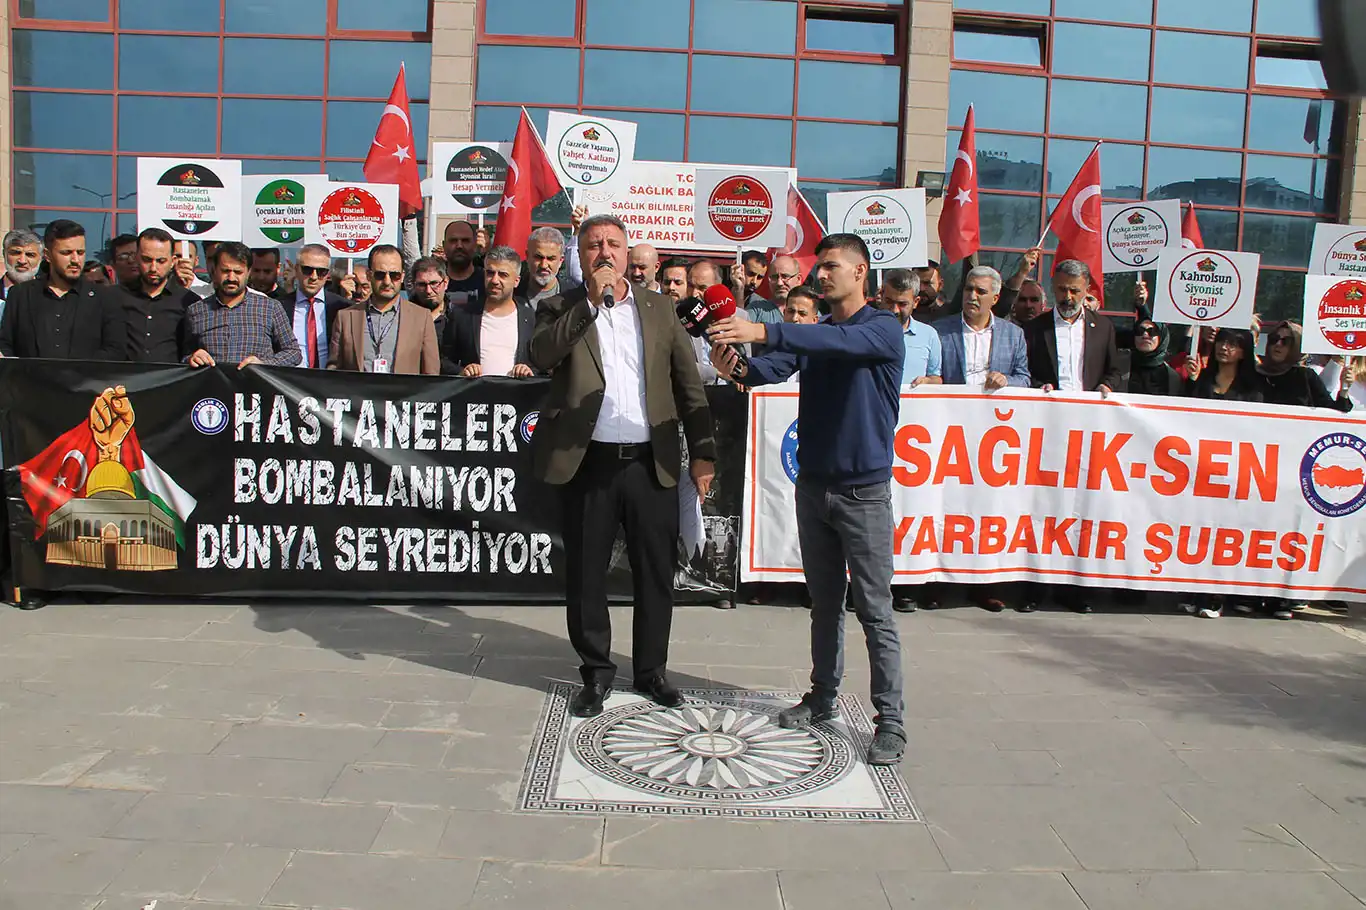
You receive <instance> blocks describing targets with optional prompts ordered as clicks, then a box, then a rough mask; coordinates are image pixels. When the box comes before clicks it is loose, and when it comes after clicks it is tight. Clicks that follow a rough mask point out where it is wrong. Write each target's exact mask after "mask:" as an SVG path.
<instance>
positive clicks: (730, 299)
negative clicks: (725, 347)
mask: <svg viewBox="0 0 1366 910" xmlns="http://www.w3.org/2000/svg"><path fill="white" fill-rule="evenodd" d="M702 300H703V301H704V302H705V303H706V305H707V309H708V310H710V311H711V319H710V320H709V324H710V323H711V322H716V321H718V320H721V319H729V318H730V317H732V316H734V315H735V295H734V294H732V293H731V292H730V288H728V287H726V286H725V285H724V284H715V285H712V286H711V287H709V288H707V289H706V291H704V292H703V293H702ZM729 347H730V349H731V350H732V351H734V352H735V357H736V359H737V361H738V363H739V366H740V367H741V368H743V369H744V370H748V369H749V358H748V357H746V356H745V350H744V348H742V347H740V345H738V344H735V343H733V342H732V343H731V344H730V346H729Z"/></svg>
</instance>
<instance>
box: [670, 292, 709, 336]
mask: <svg viewBox="0 0 1366 910" xmlns="http://www.w3.org/2000/svg"><path fill="white" fill-rule="evenodd" d="M674 311H675V312H676V313H678V321H679V322H681V323H683V328H684V329H685V330H686V331H687V333H688V334H689V335H691V336H692V337H694V338H705V337H707V326H709V325H711V310H709V309H707V304H706V302H705V301H703V300H702V298H701V297H685V298H684V299H682V300H680V301H678V306H677V307H675V308H674Z"/></svg>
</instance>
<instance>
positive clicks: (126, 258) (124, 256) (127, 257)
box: [114, 252, 138, 262]
mask: <svg viewBox="0 0 1366 910" xmlns="http://www.w3.org/2000/svg"><path fill="white" fill-rule="evenodd" d="M114 258H115V259H116V260H118V261H119V262H132V261H133V260H134V259H137V258H138V254H137V253H136V252H128V253H116V254H115V255H114Z"/></svg>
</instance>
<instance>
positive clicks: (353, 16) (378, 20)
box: [337, 0, 497, 32]
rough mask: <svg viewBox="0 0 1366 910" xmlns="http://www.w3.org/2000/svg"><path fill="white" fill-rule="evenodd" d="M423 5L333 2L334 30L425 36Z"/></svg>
mask: <svg viewBox="0 0 1366 910" xmlns="http://www.w3.org/2000/svg"><path fill="white" fill-rule="evenodd" d="M427 4H428V0H384V2H383V3H376V2H375V0H337V28H340V29H347V30H349V31H358V32H425V31H427ZM494 5H495V6H496V5H497V4H494Z"/></svg>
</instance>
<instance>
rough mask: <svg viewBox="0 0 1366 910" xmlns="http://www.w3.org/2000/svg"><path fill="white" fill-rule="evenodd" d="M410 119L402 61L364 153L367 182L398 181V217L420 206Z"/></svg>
mask: <svg viewBox="0 0 1366 910" xmlns="http://www.w3.org/2000/svg"><path fill="white" fill-rule="evenodd" d="M413 145H414V142H413V121H412V117H411V116H410V115H409V112H408V82H407V79H406V77H405V76H404V70H403V64H401V63H400V64H399V65H398V78H397V79H395V80H394V88H393V90H392V91H391V92H390V93H389V101H388V103H387V104H385V105H384V113H382V114H380V116H379V126H377V127H376V128H375V138H374V140H373V141H372V142H371V143H370V153H369V154H368V155H366V157H365V179H366V180H367V181H369V182H370V183H396V184H398V207H399V217H401V218H409V217H412V216H413V215H415V214H417V213H418V212H419V211H421V210H422V180H421V179H420V178H419V177H418V173H417V155H416V153H415V152H414V149H413Z"/></svg>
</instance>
